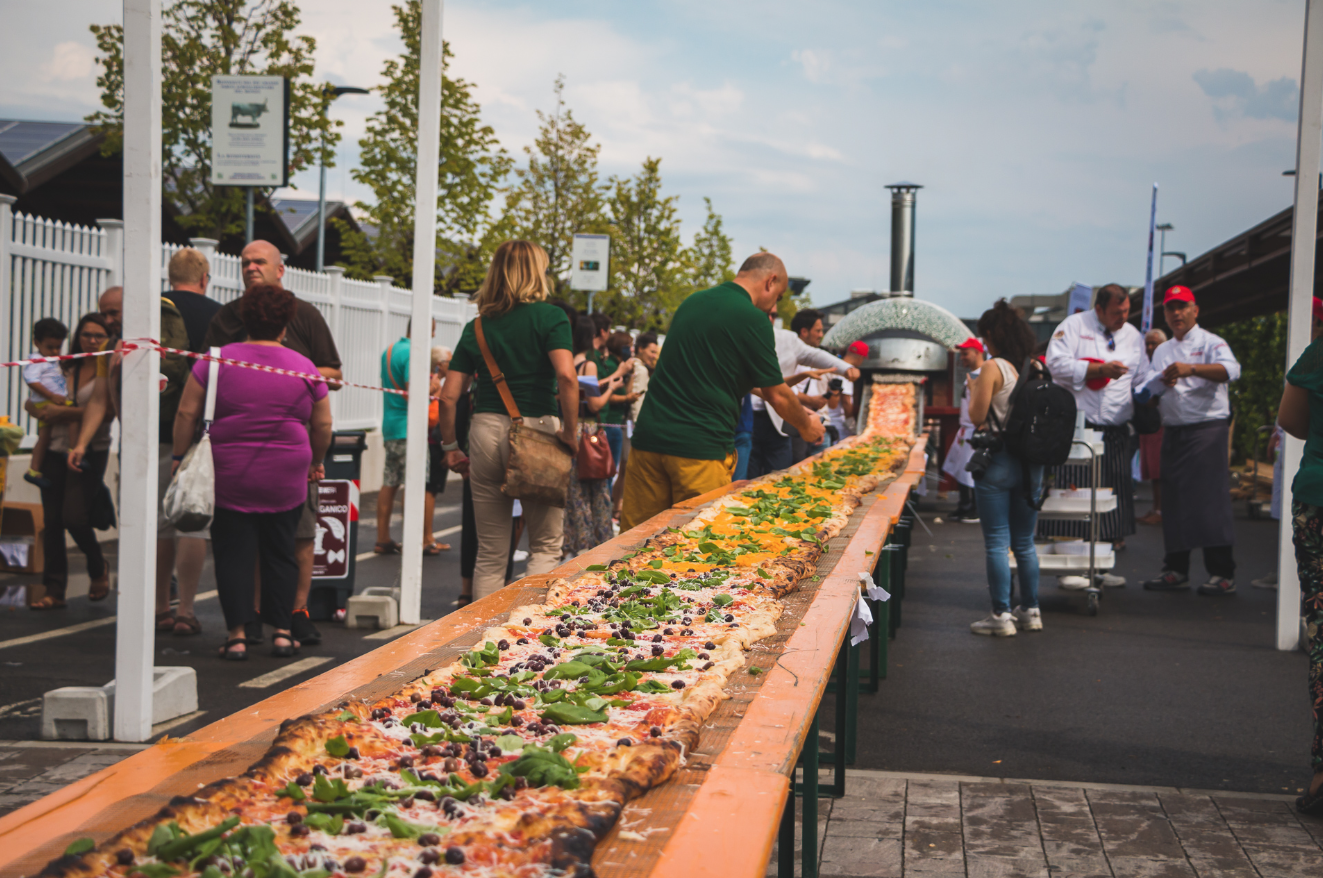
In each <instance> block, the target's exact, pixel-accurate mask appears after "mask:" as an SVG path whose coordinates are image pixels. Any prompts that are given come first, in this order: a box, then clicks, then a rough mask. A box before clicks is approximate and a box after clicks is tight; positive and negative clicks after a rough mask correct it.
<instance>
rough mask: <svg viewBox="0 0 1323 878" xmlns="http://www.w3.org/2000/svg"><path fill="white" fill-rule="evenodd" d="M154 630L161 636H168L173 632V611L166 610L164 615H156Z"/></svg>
mask: <svg viewBox="0 0 1323 878" xmlns="http://www.w3.org/2000/svg"><path fill="white" fill-rule="evenodd" d="M156 630H157V631H160V632H161V633H163V634H169V633H170V632H171V631H174V630H175V611H174V610H166V611H165V612H164V613H157V614H156Z"/></svg>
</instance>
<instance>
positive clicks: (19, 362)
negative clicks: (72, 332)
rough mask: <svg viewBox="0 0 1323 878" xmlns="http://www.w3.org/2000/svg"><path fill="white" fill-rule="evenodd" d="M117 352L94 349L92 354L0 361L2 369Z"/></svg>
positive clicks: (101, 355) (102, 355)
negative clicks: (8, 361)
mask: <svg viewBox="0 0 1323 878" xmlns="http://www.w3.org/2000/svg"><path fill="white" fill-rule="evenodd" d="M113 353H115V352H114V351H93V352H92V353H90V354H60V355H58V356H55V357H28V358H27V359H26V360H14V361H13V362H10V363H0V369H8V368H10V367H12V366H34V365H37V364H39V363H62V362H64V361H65V360H81V359H83V358H84V357H105V356H108V355H110V354H113Z"/></svg>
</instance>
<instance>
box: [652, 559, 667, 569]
mask: <svg viewBox="0 0 1323 878" xmlns="http://www.w3.org/2000/svg"><path fill="white" fill-rule="evenodd" d="M665 563H666V562H665V561H663V560H662V559H661V558H653V559H652V560H651V561H649V562H648V566H649V567H651V568H652V569H653V570H660V569H661V566H662V565H663V564H665Z"/></svg>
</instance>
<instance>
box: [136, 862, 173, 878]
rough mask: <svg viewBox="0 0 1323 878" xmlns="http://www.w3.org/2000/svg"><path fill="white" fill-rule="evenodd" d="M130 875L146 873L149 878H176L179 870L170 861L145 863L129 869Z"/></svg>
mask: <svg viewBox="0 0 1323 878" xmlns="http://www.w3.org/2000/svg"><path fill="white" fill-rule="evenodd" d="M129 874H130V875H146V876H147V878H174V876H175V875H178V874H179V870H178V869H176V868H175V867H174V866H171V865H169V864H168V863H143V864H142V865H141V866H134V867H133V868H132V869H130V870H129Z"/></svg>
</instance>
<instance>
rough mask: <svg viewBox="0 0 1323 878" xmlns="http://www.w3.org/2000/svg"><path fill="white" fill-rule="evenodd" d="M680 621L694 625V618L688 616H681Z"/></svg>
mask: <svg viewBox="0 0 1323 878" xmlns="http://www.w3.org/2000/svg"><path fill="white" fill-rule="evenodd" d="M680 621H681V622H683V623H685V624H686V625H692V624H694V620H693V619H691V618H689V617H688V616H685V617H683V618H681V619H680ZM681 633H684V632H681Z"/></svg>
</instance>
